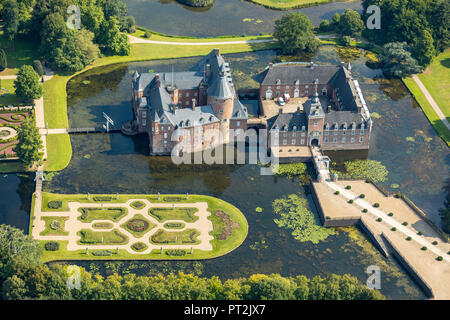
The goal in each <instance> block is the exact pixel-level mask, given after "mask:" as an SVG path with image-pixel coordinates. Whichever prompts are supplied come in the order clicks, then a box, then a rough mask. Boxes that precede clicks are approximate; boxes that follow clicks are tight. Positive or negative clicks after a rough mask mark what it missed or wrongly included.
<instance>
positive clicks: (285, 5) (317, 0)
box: [248, 0, 333, 10]
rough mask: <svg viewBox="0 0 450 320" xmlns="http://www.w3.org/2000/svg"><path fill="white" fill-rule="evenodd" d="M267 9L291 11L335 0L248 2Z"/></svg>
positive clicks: (267, 0) (254, 0)
mask: <svg viewBox="0 0 450 320" xmlns="http://www.w3.org/2000/svg"><path fill="white" fill-rule="evenodd" d="M248 1H250V2H253V3H256V4H259V5H262V6H264V7H266V8H270V9H277V10H289V9H295V8H304V7H313V6H316V5H319V4H323V3H327V2H332V1H333V0H248Z"/></svg>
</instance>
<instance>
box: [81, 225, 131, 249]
mask: <svg viewBox="0 0 450 320" xmlns="http://www.w3.org/2000/svg"><path fill="white" fill-rule="evenodd" d="M78 235H79V236H81V239H80V240H79V241H78V243H79V244H95V245H108V244H127V243H128V237H127V236H126V235H124V234H123V233H121V232H120V231H119V230H117V229H114V230H111V231H92V230H90V229H82V230H80V231H78Z"/></svg>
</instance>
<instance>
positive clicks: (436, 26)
mask: <svg viewBox="0 0 450 320" xmlns="http://www.w3.org/2000/svg"><path fill="white" fill-rule="evenodd" d="M370 5H377V6H378V7H380V10H381V29H380V30H376V29H374V30H368V29H366V30H364V35H365V37H367V38H368V39H370V40H373V41H375V42H377V43H378V44H385V43H389V42H406V43H407V44H408V45H409V46H410V47H411V52H412V57H413V58H414V59H416V60H417V61H418V62H419V64H421V65H422V66H426V65H428V64H429V63H430V62H431V58H432V57H433V56H434V55H435V53H436V52H440V51H443V50H445V48H448V46H449V38H450V37H449V34H450V33H449V29H448V28H449V25H450V21H449V8H450V2H449V1H448V0H420V1H419V0H364V1H363V12H365V11H366V9H367V7H368V6H370Z"/></svg>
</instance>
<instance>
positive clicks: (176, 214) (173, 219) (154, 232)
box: [30, 192, 248, 261]
mask: <svg viewBox="0 0 450 320" xmlns="http://www.w3.org/2000/svg"><path fill="white" fill-rule="evenodd" d="M30 230H31V231H30V233H31V234H32V236H33V238H35V239H37V240H39V241H40V243H41V246H42V248H43V252H44V253H43V261H52V260H62V259H64V260H92V259H108V260H111V259H122V260H126V259H142V260H147V259H156V260H165V259H207V258H213V257H217V256H221V255H224V254H226V253H228V252H230V251H232V250H234V249H236V248H237V247H238V246H239V245H240V244H241V243H242V242H243V241H244V239H245V238H246V236H247V231H248V224H247V221H246V219H245V217H244V215H243V214H242V212H241V211H240V210H239V209H237V208H236V207H234V206H233V205H231V204H229V203H227V202H225V201H223V200H220V199H218V198H214V197H209V196H200V195H189V194H185V195H160V194H158V195H118V194H116V195H90V194H85V195H60V194H52V193H46V192H44V193H42V194H38V195H37V196H34V198H33V211H32V215H31V222H30Z"/></svg>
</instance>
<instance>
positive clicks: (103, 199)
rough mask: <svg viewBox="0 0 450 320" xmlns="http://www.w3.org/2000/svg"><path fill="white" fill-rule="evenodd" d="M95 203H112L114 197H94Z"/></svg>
mask: <svg viewBox="0 0 450 320" xmlns="http://www.w3.org/2000/svg"><path fill="white" fill-rule="evenodd" d="M93 199H94V201H111V200H112V197H111V196H96V197H93Z"/></svg>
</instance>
